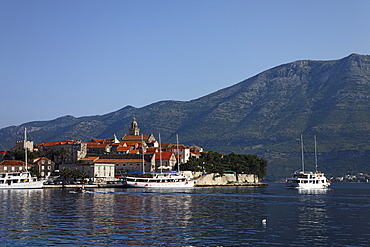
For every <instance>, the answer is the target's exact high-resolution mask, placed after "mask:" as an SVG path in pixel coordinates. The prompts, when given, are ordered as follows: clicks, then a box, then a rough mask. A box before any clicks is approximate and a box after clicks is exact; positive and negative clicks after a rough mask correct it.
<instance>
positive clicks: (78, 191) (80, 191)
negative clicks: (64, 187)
mask: <svg viewBox="0 0 370 247" xmlns="http://www.w3.org/2000/svg"><path fill="white" fill-rule="evenodd" d="M86 192H87V191H86V190H85V188H84V187H83V186H82V187H76V188H75V189H74V190H72V191H70V193H86Z"/></svg>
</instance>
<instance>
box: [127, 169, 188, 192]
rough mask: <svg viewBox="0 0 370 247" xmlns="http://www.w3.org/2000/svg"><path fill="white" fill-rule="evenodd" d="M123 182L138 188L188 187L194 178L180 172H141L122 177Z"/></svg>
mask: <svg viewBox="0 0 370 247" xmlns="http://www.w3.org/2000/svg"><path fill="white" fill-rule="evenodd" d="M124 184H125V185H127V186H128V187H138V188H190V187H194V180H190V179H189V178H188V177H186V176H185V175H184V174H182V173H143V174H139V175H137V176H126V177H124Z"/></svg>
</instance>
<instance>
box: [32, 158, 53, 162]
mask: <svg viewBox="0 0 370 247" xmlns="http://www.w3.org/2000/svg"><path fill="white" fill-rule="evenodd" d="M42 160H45V161H49V160H50V159H48V158H46V157H39V158H35V159H33V160H31V163H36V162H39V161H42Z"/></svg>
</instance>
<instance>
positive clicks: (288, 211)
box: [0, 186, 370, 246]
mask: <svg viewBox="0 0 370 247" xmlns="http://www.w3.org/2000/svg"><path fill="white" fill-rule="evenodd" d="M358 191H360V192H361V190H353V189H351V190H341V191H339V189H332V190H326V191H320V192H325V193H316V192H318V191H312V192H311V191H297V190H286V189H284V187H282V186H276V187H269V188H197V189H191V190H153V189H151V190H150V189H103V188H97V189H94V190H93V193H88V194H71V193H69V190H63V189H46V190H0V213H1V214H2V216H3V217H2V218H1V219H0V232H1V233H0V239H1V243H2V244H3V245H9V246H18V245H28V246H30V245H37V246H39V245H49V246H50V245H74V246H76V245H78V246H91V245H108V246H225V245H227V246H233V245H234V246H271V245H288V246H292V245H296V246H302V245H306V246H313V245H318V246H340V245H347V246H349V245H356V246H367V245H366V244H365V242H366V241H367V240H368V236H370V228H369V227H370V225H369V224H368V215H367V214H368V212H367V209H368V208H369V205H370V199H369V198H370V197H369V195H370V193H369V191H370V188H369V189H366V190H365V191H362V192H361V193H360V194H357V192H358ZM338 215H339V216H340V217H338ZM263 219H266V220H267V221H266V224H264V223H263V222H262V220H263Z"/></svg>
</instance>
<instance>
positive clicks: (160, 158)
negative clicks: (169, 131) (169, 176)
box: [158, 133, 162, 173]
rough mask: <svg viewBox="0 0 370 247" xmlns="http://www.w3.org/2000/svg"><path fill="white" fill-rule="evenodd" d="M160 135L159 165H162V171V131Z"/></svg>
mask: <svg viewBox="0 0 370 247" xmlns="http://www.w3.org/2000/svg"><path fill="white" fill-rule="evenodd" d="M158 136H159V166H160V167H161V173H162V147H161V133H159V134H158Z"/></svg>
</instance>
